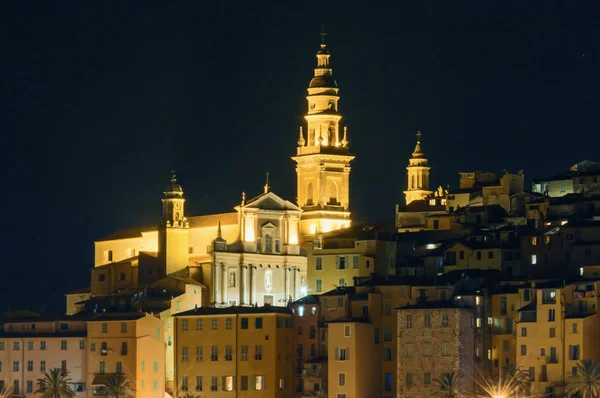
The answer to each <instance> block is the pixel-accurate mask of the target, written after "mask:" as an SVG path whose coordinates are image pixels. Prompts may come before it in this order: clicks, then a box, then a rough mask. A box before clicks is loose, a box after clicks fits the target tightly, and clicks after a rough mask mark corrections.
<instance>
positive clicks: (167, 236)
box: [158, 171, 190, 275]
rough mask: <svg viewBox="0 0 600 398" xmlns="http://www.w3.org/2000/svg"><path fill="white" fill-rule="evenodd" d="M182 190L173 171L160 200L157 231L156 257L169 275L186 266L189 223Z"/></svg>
mask: <svg viewBox="0 0 600 398" xmlns="http://www.w3.org/2000/svg"><path fill="white" fill-rule="evenodd" d="M184 205H185V199H184V198H183V189H182V188H181V185H179V184H178V183H177V177H176V176H175V171H172V175H171V179H170V180H169V183H168V184H167V186H166V187H165V190H164V192H163V199H162V219H161V223H160V227H159V229H158V257H159V259H160V260H161V263H162V264H163V265H164V267H165V272H166V274H167V275H168V274H171V273H173V272H175V271H179V270H180V269H182V268H185V267H186V266H188V256H189V254H188V253H189V252H188V250H189V226H190V224H189V222H188V220H187V218H186V217H185V215H184V214H185V213H184Z"/></svg>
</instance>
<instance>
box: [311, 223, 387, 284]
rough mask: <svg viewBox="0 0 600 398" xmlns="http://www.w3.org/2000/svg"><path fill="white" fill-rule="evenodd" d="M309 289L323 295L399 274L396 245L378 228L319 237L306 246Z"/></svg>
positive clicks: (356, 229)
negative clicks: (397, 272) (338, 288)
mask: <svg viewBox="0 0 600 398" xmlns="http://www.w3.org/2000/svg"><path fill="white" fill-rule="evenodd" d="M307 255H308V257H307V263H308V266H307V269H308V271H307V274H308V285H307V291H305V292H304V293H309V294H320V293H323V292H327V291H330V290H332V289H334V288H335V287H336V286H339V287H344V286H353V285H355V284H356V283H357V282H358V281H360V280H362V279H366V278H368V277H369V276H370V275H371V274H373V273H376V274H378V275H395V274H396V243H395V242H394V241H393V237H392V234H390V233H387V232H386V231H384V230H380V229H378V228H376V227H369V226H357V227H356V228H355V227H351V228H348V229H345V230H342V231H333V232H330V233H328V234H322V235H318V236H317V237H316V238H315V240H314V241H312V242H311V241H309V242H308V244H307Z"/></svg>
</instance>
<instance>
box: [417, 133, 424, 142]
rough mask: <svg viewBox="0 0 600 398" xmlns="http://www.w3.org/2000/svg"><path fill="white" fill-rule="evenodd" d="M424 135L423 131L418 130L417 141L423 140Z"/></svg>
mask: <svg viewBox="0 0 600 398" xmlns="http://www.w3.org/2000/svg"><path fill="white" fill-rule="evenodd" d="M422 135H423V134H421V132H420V131H417V142H421V136H422Z"/></svg>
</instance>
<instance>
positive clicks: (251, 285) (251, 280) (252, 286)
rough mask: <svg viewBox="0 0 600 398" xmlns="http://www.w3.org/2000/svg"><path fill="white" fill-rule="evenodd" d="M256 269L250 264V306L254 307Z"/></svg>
mask: <svg viewBox="0 0 600 398" xmlns="http://www.w3.org/2000/svg"><path fill="white" fill-rule="evenodd" d="M254 268H255V266H254V265H252V264H250V265H249V266H248V285H249V286H248V304H249V305H254Z"/></svg>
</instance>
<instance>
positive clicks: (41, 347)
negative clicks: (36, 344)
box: [40, 340, 46, 351]
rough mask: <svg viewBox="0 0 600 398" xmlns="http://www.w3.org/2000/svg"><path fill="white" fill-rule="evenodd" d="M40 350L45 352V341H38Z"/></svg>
mask: <svg viewBox="0 0 600 398" xmlns="http://www.w3.org/2000/svg"><path fill="white" fill-rule="evenodd" d="M40 350H41V351H45V350H46V341H44V340H42V341H40Z"/></svg>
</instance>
